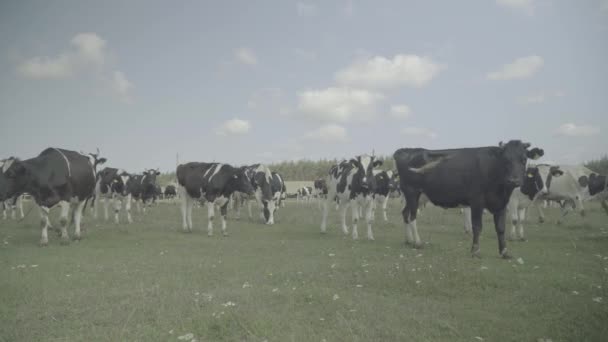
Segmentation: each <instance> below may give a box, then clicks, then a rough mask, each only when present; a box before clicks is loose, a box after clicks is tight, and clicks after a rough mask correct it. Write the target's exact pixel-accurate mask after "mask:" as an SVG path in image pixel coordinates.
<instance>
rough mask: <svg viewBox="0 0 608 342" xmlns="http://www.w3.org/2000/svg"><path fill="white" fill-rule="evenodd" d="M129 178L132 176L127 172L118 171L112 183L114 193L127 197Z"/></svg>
mask: <svg viewBox="0 0 608 342" xmlns="http://www.w3.org/2000/svg"><path fill="white" fill-rule="evenodd" d="M129 178H131V175H129V174H128V173H127V172H126V171H124V170H117V171H116V173H115V174H114V177H112V183H111V184H110V188H111V190H112V192H115V193H117V194H121V195H123V196H126V195H127V183H128V182H129Z"/></svg>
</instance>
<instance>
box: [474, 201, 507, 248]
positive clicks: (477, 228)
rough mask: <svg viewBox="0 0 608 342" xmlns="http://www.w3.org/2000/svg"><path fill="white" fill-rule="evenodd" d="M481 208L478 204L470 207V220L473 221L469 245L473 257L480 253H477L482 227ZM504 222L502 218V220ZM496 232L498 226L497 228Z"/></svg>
mask: <svg viewBox="0 0 608 342" xmlns="http://www.w3.org/2000/svg"><path fill="white" fill-rule="evenodd" d="M482 215H483V208H482V207H479V206H472V207H471V221H472V223H473V245H472V246H471V254H472V256H473V257H478V258H480V257H481V255H480V253H479V235H481V228H482V221H481V218H482ZM503 222H504V220H503ZM497 232H498V228H497ZM503 235H504V225H503Z"/></svg>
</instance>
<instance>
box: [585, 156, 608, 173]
mask: <svg viewBox="0 0 608 342" xmlns="http://www.w3.org/2000/svg"><path fill="white" fill-rule="evenodd" d="M585 166H586V167H588V168H589V169H591V170H592V171H595V172H597V173H600V174H603V175H608V155H605V156H603V157H601V158H600V159H594V160H590V161H588V162H587V163H585Z"/></svg>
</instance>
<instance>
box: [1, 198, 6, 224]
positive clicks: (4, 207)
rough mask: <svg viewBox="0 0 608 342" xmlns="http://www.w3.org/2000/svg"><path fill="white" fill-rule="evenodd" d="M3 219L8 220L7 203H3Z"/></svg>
mask: <svg viewBox="0 0 608 342" xmlns="http://www.w3.org/2000/svg"><path fill="white" fill-rule="evenodd" d="M2 218H3V219H4V220H6V202H5V201H2Z"/></svg>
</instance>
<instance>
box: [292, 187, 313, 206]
mask: <svg viewBox="0 0 608 342" xmlns="http://www.w3.org/2000/svg"><path fill="white" fill-rule="evenodd" d="M296 194H297V195H298V196H297V198H296V202H298V203H300V202H302V203H308V202H310V200H311V198H312V187H310V186H303V187H301V188H299V189H298V190H297V191H296Z"/></svg>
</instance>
